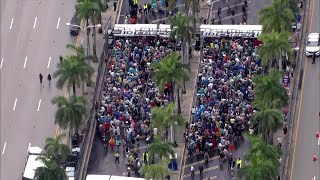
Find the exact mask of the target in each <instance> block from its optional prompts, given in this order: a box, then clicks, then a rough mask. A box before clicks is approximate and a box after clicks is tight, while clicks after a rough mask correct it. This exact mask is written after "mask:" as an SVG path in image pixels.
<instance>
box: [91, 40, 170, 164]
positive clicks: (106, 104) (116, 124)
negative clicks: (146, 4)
mask: <svg viewBox="0 0 320 180" xmlns="http://www.w3.org/2000/svg"><path fill="white" fill-rule="evenodd" d="M173 47H174V46H173V43H171V42H170V40H169V39H166V38H155V37H141V38H137V37H135V38H133V39H129V38H128V39H119V40H116V43H115V46H114V48H113V50H112V54H111V55H110V58H109V61H108V67H107V73H106V76H105V81H104V88H103V92H102V100H101V102H98V105H99V107H100V110H99V113H98V114H97V116H96V120H97V121H98V132H99V133H100V135H101V137H102V138H103V140H104V143H105V148H109V147H110V148H111V149H114V148H118V150H119V149H120V148H121V147H122V148H123V151H124V152H126V153H127V157H128V158H127V159H128V164H129V165H136V166H137V165H138V164H139V163H140V165H141V162H140V158H138V155H137V153H135V152H134V151H133V148H134V146H135V145H137V146H139V141H140V139H142V137H144V138H145V141H146V143H147V144H148V143H150V142H151V141H152V139H153V134H154V132H155V131H156V129H154V130H150V128H149V125H150V119H151V115H150V111H151V108H152V107H154V106H161V105H164V104H166V103H168V102H169V98H170V97H169V94H170V93H169V92H170V86H166V88H165V92H159V89H158V88H157V87H156V85H155V84H154V83H153V82H152V80H151V75H152V74H151V72H152V69H151V64H152V63H154V62H159V61H160V60H161V58H163V57H164V56H165V55H167V54H169V53H172V52H173ZM116 146H117V147H116Z"/></svg>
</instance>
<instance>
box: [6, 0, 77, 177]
mask: <svg viewBox="0 0 320 180" xmlns="http://www.w3.org/2000/svg"><path fill="white" fill-rule="evenodd" d="M74 4H75V1H74V0H73V1H71V0H70V1H63V0H55V1H45V0H24V1H18V0H5V1H1V57H0V58H1V62H0V76H1V78H0V79H1V144H0V149H1V173H0V174H1V177H0V179H1V180H18V179H21V174H22V172H23V170H24V167H25V160H26V158H27V150H28V146H30V145H31V146H39V147H41V148H43V147H44V144H45V142H44V141H45V139H46V138H47V137H49V136H53V135H54V134H56V130H57V129H56V126H55V125H54V114H55V111H56V108H55V106H53V105H52V104H51V102H50V101H51V99H52V97H54V96H58V95H64V93H63V91H60V90H58V89H57V88H56V87H55V79H53V80H52V82H51V83H52V84H51V86H49V85H48V81H47V80H46V77H47V75H48V73H50V74H52V73H53V72H54V71H55V70H56V64H57V63H58V61H59V60H58V57H59V55H60V54H65V53H66V48H65V45H66V44H68V43H74V42H75V38H73V37H71V36H70V35H69V28H68V27H66V26H65V23H67V22H69V21H70V20H71V17H72V14H73V12H74ZM50 57H51V59H50ZM49 59H50V60H49ZM39 73H42V74H43V76H44V78H43V86H42V87H41V86H40V83H39Z"/></svg>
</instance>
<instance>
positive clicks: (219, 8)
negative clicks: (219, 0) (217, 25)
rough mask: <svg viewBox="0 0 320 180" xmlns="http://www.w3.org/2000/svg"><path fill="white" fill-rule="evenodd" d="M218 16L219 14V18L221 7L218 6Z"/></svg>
mask: <svg viewBox="0 0 320 180" xmlns="http://www.w3.org/2000/svg"><path fill="white" fill-rule="evenodd" d="M218 16H219V18H221V7H220V6H219V7H218Z"/></svg>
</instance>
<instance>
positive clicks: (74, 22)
mask: <svg viewBox="0 0 320 180" xmlns="http://www.w3.org/2000/svg"><path fill="white" fill-rule="evenodd" d="M70 24H71V25H70V34H71V35H72V36H78V34H79V31H80V21H79V18H78V17H77V14H76V13H74V15H73V16H72V19H71V21H70Z"/></svg>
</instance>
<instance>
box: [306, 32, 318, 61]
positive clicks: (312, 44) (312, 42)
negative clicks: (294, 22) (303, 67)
mask: <svg viewBox="0 0 320 180" xmlns="http://www.w3.org/2000/svg"><path fill="white" fill-rule="evenodd" d="M314 53H315V54H316V56H319V55H320V36H319V33H310V34H309V35H308V40H307V43H306V55H307V56H312V55H313V54H314Z"/></svg>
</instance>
